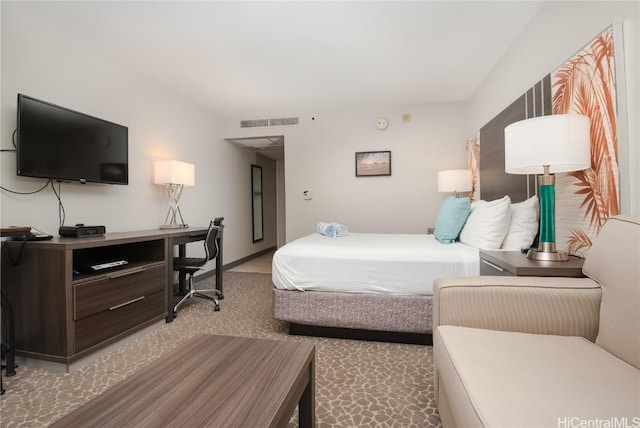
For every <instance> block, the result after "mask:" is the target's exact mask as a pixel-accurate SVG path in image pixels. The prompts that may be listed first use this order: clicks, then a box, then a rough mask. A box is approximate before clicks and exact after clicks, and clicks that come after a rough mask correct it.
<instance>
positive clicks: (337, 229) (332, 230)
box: [316, 221, 349, 238]
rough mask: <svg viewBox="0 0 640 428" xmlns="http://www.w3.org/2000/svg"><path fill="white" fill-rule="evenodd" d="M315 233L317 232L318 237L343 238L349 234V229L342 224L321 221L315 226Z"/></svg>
mask: <svg viewBox="0 0 640 428" xmlns="http://www.w3.org/2000/svg"><path fill="white" fill-rule="evenodd" d="M316 232H318V233H319V234H320V235H324V236H328V237H331V238H333V237H339V236H345V235H346V234H347V233H348V232H349V229H348V228H347V226H345V225H344V224H340V223H335V222H333V223H326V222H324V221H321V222H320V223H318V225H317V226H316Z"/></svg>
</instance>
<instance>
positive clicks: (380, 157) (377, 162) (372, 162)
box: [356, 150, 391, 177]
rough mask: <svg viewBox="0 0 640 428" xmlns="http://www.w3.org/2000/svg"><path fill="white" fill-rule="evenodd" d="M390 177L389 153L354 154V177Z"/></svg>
mask: <svg viewBox="0 0 640 428" xmlns="http://www.w3.org/2000/svg"><path fill="white" fill-rule="evenodd" d="M380 175H391V151H389V150H386V151H377V152H356V177H374V176H380Z"/></svg>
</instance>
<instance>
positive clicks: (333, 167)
mask: <svg viewBox="0 0 640 428" xmlns="http://www.w3.org/2000/svg"><path fill="white" fill-rule="evenodd" d="M464 111H465V110H464V105H463V104H462V103H451V104H424V105H410V106H395V107H378V108H374V107H369V108H361V109H352V110H348V109H336V110H335V111H331V112H315V113H301V112H288V113H287V114H284V115H283V116H298V117H299V124H298V125H296V126H289V127H277V128H276V127H269V128H253V129H240V128H239V121H240V119H251V118H234V119H230V120H227V121H226V125H227V128H226V131H225V132H226V136H228V137H247V136H256V135H272V134H277V135H281V134H282V135H284V136H285V164H286V169H285V181H286V186H285V187H286V219H287V220H286V240H287V242H289V241H291V240H293V239H296V238H299V237H301V236H304V235H307V234H309V233H311V232H313V231H314V230H315V226H316V224H317V223H318V222H319V221H337V222H340V223H344V224H346V225H347V226H348V227H349V230H350V231H352V232H381V233H426V231H427V228H428V227H432V226H434V225H435V221H436V217H437V214H438V210H439V208H440V204H441V202H442V201H443V200H444V199H445V198H446V196H447V195H445V194H440V193H438V192H437V183H436V174H437V172H438V171H440V170H443V169H451V168H464V167H466V151H465V150H466V137H467V135H466V134H465V123H464ZM403 113H410V114H411V122H410V123H402V120H401V117H402V114H403ZM378 117H386V118H387V119H388V120H389V127H388V128H387V129H386V130H384V131H380V130H378V129H377V128H376V127H375V121H376V119H377V118H378ZM373 150H391V163H392V165H391V172H392V175H391V176H390V177H355V152H357V151H373ZM305 190H308V191H310V192H311V194H312V198H313V199H312V200H310V201H306V200H304V199H303V192H304V191H305Z"/></svg>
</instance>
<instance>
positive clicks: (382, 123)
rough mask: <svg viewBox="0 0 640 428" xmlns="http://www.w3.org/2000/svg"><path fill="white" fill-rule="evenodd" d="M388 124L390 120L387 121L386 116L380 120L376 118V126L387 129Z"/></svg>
mask: <svg viewBox="0 0 640 428" xmlns="http://www.w3.org/2000/svg"><path fill="white" fill-rule="evenodd" d="M387 126H389V122H387V119H385V118H384V117H381V118H379V119H378V120H376V128H378V129H380V130H383V129H386V128H387Z"/></svg>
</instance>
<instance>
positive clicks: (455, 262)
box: [272, 233, 479, 344]
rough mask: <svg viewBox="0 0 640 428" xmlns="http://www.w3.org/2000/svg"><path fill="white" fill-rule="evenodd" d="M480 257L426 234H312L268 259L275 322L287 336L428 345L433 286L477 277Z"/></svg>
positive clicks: (475, 251) (472, 249)
mask: <svg viewBox="0 0 640 428" xmlns="http://www.w3.org/2000/svg"><path fill="white" fill-rule="evenodd" d="M478 251H479V250H478V249H477V248H475V247H472V246H468V245H465V244H463V243H460V242H456V243H453V244H447V245H445V244H441V243H440V242H438V241H437V240H436V239H435V238H434V235H426V234H373V233H350V234H348V235H346V236H343V237H326V236H323V235H321V234H318V233H313V234H310V235H307V236H304V237H302V238H299V239H297V240H295V241H292V242H290V243H288V244H287V245H285V246H283V247H281V248H280V249H278V251H276V253H275V254H274V257H273V265H272V277H273V283H274V301H273V311H274V317H275V318H276V319H279V320H282V321H287V322H288V323H289V332H290V333H292V334H307V335H322V336H333V337H348V338H360V339H376V340H385V341H394V342H409V343H425V344H428V343H430V339H431V337H430V334H431V328H432V323H431V318H432V316H431V312H432V294H433V289H432V284H433V280H434V279H435V278H438V277H444V276H469V275H478V274H479V257H478Z"/></svg>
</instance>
